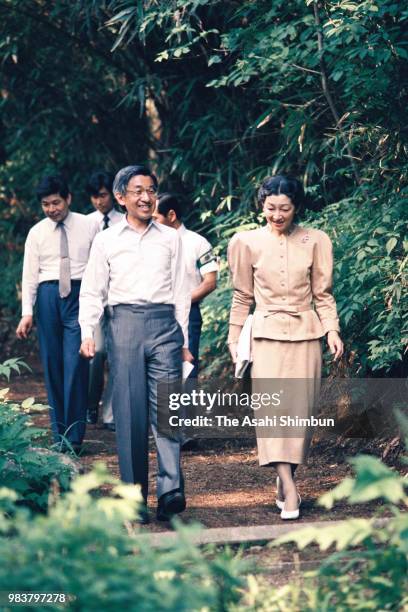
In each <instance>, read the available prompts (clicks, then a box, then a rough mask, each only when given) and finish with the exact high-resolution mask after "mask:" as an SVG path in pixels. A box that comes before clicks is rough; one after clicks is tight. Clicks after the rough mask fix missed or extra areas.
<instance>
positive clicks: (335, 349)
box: [327, 331, 344, 361]
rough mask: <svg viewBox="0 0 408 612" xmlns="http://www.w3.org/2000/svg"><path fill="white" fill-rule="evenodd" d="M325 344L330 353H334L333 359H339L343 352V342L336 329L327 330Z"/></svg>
mask: <svg viewBox="0 0 408 612" xmlns="http://www.w3.org/2000/svg"><path fill="white" fill-rule="evenodd" d="M327 344H328V345H329V349H330V352H331V354H332V355H334V358H333V359H334V361H337V359H340V357H341V356H342V354H343V350H344V347H343V342H342V340H341V338H340V336H339V334H338V333H337V332H336V331H329V332H328V334H327Z"/></svg>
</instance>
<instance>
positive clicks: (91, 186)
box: [85, 170, 113, 196]
mask: <svg viewBox="0 0 408 612" xmlns="http://www.w3.org/2000/svg"><path fill="white" fill-rule="evenodd" d="M112 185H113V174H111V173H110V172H105V170H97V171H96V172H92V174H91V176H90V177H89V179H88V182H87V184H86V187H85V189H86V192H87V194H88V195H89V196H97V195H98V194H99V192H100V190H101V189H103V188H104V187H105V189H107V190H108V191H109V193H110V194H111V195H112Z"/></svg>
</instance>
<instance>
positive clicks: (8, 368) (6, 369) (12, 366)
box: [0, 357, 30, 380]
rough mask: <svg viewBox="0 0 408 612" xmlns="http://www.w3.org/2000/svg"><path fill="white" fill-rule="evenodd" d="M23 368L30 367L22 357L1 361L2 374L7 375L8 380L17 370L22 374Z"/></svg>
mask: <svg viewBox="0 0 408 612" xmlns="http://www.w3.org/2000/svg"><path fill="white" fill-rule="evenodd" d="M21 368H26V369H27V370H29V369H30V368H29V366H28V365H27V364H26V363H24V361H22V359H21V358H20V357H13V358H12V359H6V361H4V362H3V363H0V376H5V377H6V378H7V380H10V376H11V373H12V372H13V371H14V372H17V374H20V372H21Z"/></svg>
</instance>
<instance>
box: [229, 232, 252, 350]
mask: <svg viewBox="0 0 408 612" xmlns="http://www.w3.org/2000/svg"><path fill="white" fill-rule="evenodd" d="M228 265H229V268H230V272H231V282H232V286H233V290H234V292H233V296H232V304H231V311H230V318H229V323H230V334H229V340H230V341H231V340H236V338H235V335H236V334H235V331H236V329H237V328H236V327H235V328H234V327H233V326H239V327H242V326H243V325H244V323H245V320H246V318H247V317H248V314H249V310H250V308H251V305H252V304H253V301H254V273H253V268H252V263H251V253H250V249H249V247H248V245H246V244H245V242H244V241H243V240H242V238H241V237H240V235H239V234H235V236H234V237H233V238H232V240H231V242H230V243H229V245H228ZM232 336H234V337H232Z"/></svg>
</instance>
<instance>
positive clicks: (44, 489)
mask: <svg viewBox="0 0 408 612" xmlns="http://www.w3.org/2000/svg"><path fill="white" fill-rule="evenodd" d="M10 364H11V365H10ZM20 365H21V362H20V361H19V360H17V359H13V360H8V361H7V362H5V363H3V364H2V365H0V374H5V375H7V374H8V375H9V374H10V369H16V368H17V369H19V366H20ZM11 366H13V368H12V367H11ZM7 392H8V389H2V390H0V487H6V488H8V489H12V490H13V491H14V493H15V494H16V500H17V502H18V504H23V505H25V506H27V507H29V508H30V509H32V510H34V511H43V512H44V511H46V510H47V507H48V501H49V496H50V494H51V493H52V491H53V490H54V489H55V487H58V489H60V490H62V491H65V490H67V489H68V487H69V482H70V478H71V476H72V473H73V471H74V470H73V467H72V465H71V463H70V462H67V461H65V460H64V459H63V458H61V455H60V454H59V453H57V452H53V451H51V450H49V449H48V448H47V447H48V444H47V439H48V434H47V432H46V431H45V430H43V429H40V428H38V427H34V425H33V421H32V416H31V415H30V414H29V412H30V413H35V412H38V411H40V410H48V406H42V405H41V404H35V400H34V398H33V397H30V398H27V399H26V400H25V401H24V402H22V403H21V404H18V403H16V402H11V401H8V400H7ZM6 499H7V498H6Z"/></svg>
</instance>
